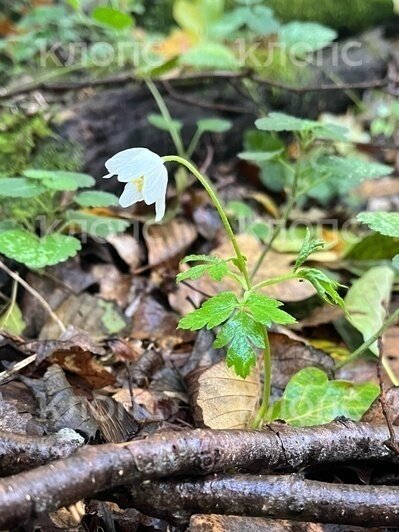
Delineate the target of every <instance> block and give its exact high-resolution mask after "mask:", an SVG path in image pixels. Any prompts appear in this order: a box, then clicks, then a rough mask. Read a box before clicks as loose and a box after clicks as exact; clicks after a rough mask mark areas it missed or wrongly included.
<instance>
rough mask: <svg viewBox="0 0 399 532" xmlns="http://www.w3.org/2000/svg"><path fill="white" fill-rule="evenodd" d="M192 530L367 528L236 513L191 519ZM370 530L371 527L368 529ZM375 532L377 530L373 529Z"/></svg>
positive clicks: (334, 531) (356, 531) (355, 531)
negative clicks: (242, 515)
mask: <svg viewBox="0 0 399 532" xmlns="http://www.w3.org/2000/svg"><path fill="white" fill-rule="evenodd" d="M189 529H190V532H243V530H244V531H245V532H361V531H363V530H364V531H365V530H366V529H365V528H360V527H352V526H351V527H350V528H349V527H346V526H340V525H337V526H334V525H321V524H317V523H298V522H296V521H283V520H280V519H276V520H275V519H264V518H262V517H241V516H236V515H215V514H209V515H201V514H196V515H193V516H191V519H190V527H189ZM367 530H368V532H370V530H369V529H367ZM373 530H374V532H377V531H376V530H375V529H373Z"/></svg>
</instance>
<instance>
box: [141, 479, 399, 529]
mask: <svg viewBox="0 0 399 532" xmlns="http://www.w3.org/2000/svg"><path fill="white" fill-rule="evenodd" d="M132 496H133V500H134V506H135V507H136V508H138V509H139V510H141V511H142V512H144V513H145V514H147V515H152V516H155V517H161V518H163V519H167V520H168V521H170V522H173V523H175V524H184V523H188V522H189V520H190V516H191V515H192V514H193V512H198V513H202V514H212V513H213V514H214V513H216V514H225V515H245V516H251V517H273V518H274V519H290V520H294V521H310V522H315V523H336V524H353V525H367V526H396V525H398V524H399V487H392V486H389V487H388V486H357V485H353V484H351V485H348V484H328V483H326V482H317V481H310V480H304V479H303V478H301V477H300V476H298V475H284V476H262V475H257V476H255V475H235V476H232V475H221V476H218V475H215V476H212V477H209V478H205V479H198V480H194V481H193V480H187V481H185V480H176V481H150V480H148V481H145V482H143V483H141V484H139V485H138V486H136V487H135V488H134V489H133V490H132Z"/></svg>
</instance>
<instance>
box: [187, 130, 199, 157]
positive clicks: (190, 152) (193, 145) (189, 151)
mask: <svg viewBox="0 0 399 532" xmlns="http://www.w3.org/2000/svg"><path fill="white" fill-rule="evenodd" d="M201 137H202V131H201V129H199V128H198V127H197V130H196V132H195V133H194V135H193V138H192V139H191V142H190V145H189V147H188V148H187V158H188V159H191V157H192V156H193V153H194V152H195V150H196V148H197V146H198V143H199V141H200V139H201Z"/></svg>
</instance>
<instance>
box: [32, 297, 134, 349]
mask: <svg viewBox="0 0 399 532" xmlns="http://www.w3.org/2000/svg"><path fill="white" fill-rule="evenodd" d="M56 313H57V315H58V316H59V318H60V319H61V321H62V322H63V323H64V325H66V326H69V325H73V326H74V327H78V328H80V329H84V330H85V331H86V332H87V333H88V334H89V335H90V336H91V337H92V338H94V339H95V340H100V339H103V338H105V337H108V336H111V335H113V334H116V333H120V332H121V331H122V330H123V329H125V327H126V326H127V321H126V318H125V317H124V315H123V314H122V312H121V311H120V310H119V309H118V308H117V307H116V305H115V304H114V303H113V302H111V301H106V300H104V299H102V298H100V297H96V296H93V295H91V294H87V293H84V294H81V295H79V296H75V295H71V296H69V297H68V298H67V299H66V300H65V301H64V302H63V303H62V305H61V306H60V307H58V308H57V309H56ZM58 336H59V329H58V325H57V324H56V323H54V322H53V321H52V319H51V318H49V319H48V320H47V322H46V324H45V326H44V327H43V329H42V331H41V333H40V338H41V339H46V338H58Z"/></svg>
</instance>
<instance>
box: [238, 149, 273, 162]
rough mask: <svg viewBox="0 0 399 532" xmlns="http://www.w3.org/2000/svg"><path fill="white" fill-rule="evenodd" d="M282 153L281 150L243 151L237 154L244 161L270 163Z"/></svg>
mask: <svg viewBox="0 0 399 532" xmlns="http://www.w3.org/2000/svg"><path fill="white" fill-rule="evenodd" d="M282 153H283V150H278V151H243V152H241V153H239V154H238V157H239V158H240V159H243V160H244V161H253V162H257V163H261V162H263V161H270V160H272V159H276V158H277V157H278V156H279V155H281V154H282Z"/></svg>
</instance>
